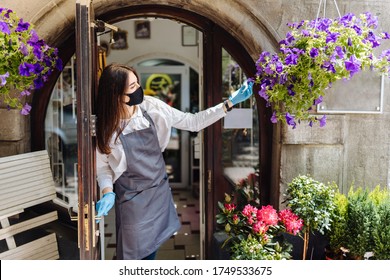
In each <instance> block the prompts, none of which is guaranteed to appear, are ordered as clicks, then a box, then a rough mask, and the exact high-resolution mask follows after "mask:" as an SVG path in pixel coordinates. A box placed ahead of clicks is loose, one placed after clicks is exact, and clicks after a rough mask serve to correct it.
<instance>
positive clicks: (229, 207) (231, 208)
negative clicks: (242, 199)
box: [224, 203, 236, 212]
mask: <svg viewBox="0 0 390 280" xmlns="http://www.w3.org/2000/svg"><path fill="white" fill-rule="evenodd" d="M224 206H225V209H226V211H228V212H232V211H234V209H236V205H235V204H234V203H225V205H224Z"/></svg>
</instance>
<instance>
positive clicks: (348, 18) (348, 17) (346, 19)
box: [340, 13, 355, 26]
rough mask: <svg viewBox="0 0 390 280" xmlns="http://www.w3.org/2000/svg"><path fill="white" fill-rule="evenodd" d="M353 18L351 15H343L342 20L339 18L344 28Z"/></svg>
mask: <svg viewBox="0 0 390 280" xmlns="http://www.w3.org/2000/svg"><path fill="white" fill-rule="evenodd" d="M354 17H355V15H354V14H352V13H348V14H345V15H344V16H343V17H342V18H340V23H341V24H343V25H344V26H349V24H350V23H351V21H352V20H353V18H354Z"/></svg>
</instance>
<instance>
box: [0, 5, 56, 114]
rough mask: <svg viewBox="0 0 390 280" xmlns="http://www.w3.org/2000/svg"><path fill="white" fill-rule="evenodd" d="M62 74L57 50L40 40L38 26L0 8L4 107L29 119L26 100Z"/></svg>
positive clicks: (0, 73)
mask: <svg viewBox="0 0 390 280" xmlns="http://www.w3.org/2000/svg"><path fill="white" fill-rule="evenodd" d="M55 68H57V69H59V70H62V62H61V60H60V58H59V57H58V51H57V49H56V48H52V47H50V46H48V45H47V44H46V43H45V42H44V40H42V39H40V38H39V37H38V34H37V33H36V31H35V30H34V26H33V25H32V24H30V23H28V22H26V21H24V20H23V19H22V18H19V17H18V16H17V15H16V13H15V12H13V11H12V10H10V9H6V8H0V104H1V105H5V106H6V107H7V108H9V109H10V108H15V109H19V110H20V112H21V114H23V115H28V114H29V112H30V110H31V106H30V105H29V104H28V103H27V101H26V97H27V96H29V95H30V94H31V92H32V91H33V90H35V89H39V88H41V87H42V86H43V84H44V83H45V82H46V81H47V80H48V77H49V76H50V74H51V73H52V71H53V70H54V69H55Z"/></svg>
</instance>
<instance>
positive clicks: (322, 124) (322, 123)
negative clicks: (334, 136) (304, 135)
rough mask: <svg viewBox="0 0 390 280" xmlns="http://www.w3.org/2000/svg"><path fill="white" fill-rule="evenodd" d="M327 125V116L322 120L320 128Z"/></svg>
mask: <svg viewBox="0 0 390 280" xmlns="http://www.w3.org/2000/svg"><path fill="white" fill-rule="evenodd" d="M325 125H326V115H324V116H323V117H322V118H321V119H320V127H324V126H325Z"/></svg>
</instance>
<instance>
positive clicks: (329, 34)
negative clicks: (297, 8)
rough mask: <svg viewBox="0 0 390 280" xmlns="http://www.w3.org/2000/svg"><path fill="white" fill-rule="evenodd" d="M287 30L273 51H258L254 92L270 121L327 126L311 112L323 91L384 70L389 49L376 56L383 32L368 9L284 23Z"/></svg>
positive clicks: (389, 58)
mask: <svg viewBox="0 0 390 280" xmlns="http://www.w3.org/2000/svg"><path fill="white" fill-rule="evenodd" d="M288 26H289V28H290V29H291V31H290V32H288V33H287V35H286V38H285V39H283V40H282V41H280V43H279V48H280V51H279V52H278V53H276V54H270V53H269V52H263V53H261V54H260V57H259V59H258V60H257V62H256V67H257V73H256V75H255V77H254V78H253V80H254V82H255V83H256V84H258V85H259V86H260V91H259V95H260V96H261V97H262V98H263V99H265V100H266V102H267V104H268V106H271V107H272V111H273V115H272V117H271V121H272V122H273V123H276V122H278V121H281V122H283V123H286V124H287V125H290V126H292V127H293V128H295V127H296V125H297V123H300V122H301V121H308V123H309V125H310V126H312V125H313V123H314V122H319V123H320V126H324V125H325V124H326V117H325V116H323V117H321V118H318V117H317V116H315V115H313V113H314V110H312V107H313V106H314V105H318V104H320V103H321V102H322V100H323V97H324V96H325V94H326V89H327V88H329V87H331V85H332V83H334V82H336V81H337V80H340V79H346V80H348V79H350V78H351V77H352V76H353V75H354V74H356V73H357V72H359V71H362V70H365V69H370V70H375V71H377V72H378V73H384V74H389V71H390V50H384V51H383V52H382V53H381V55H380V56H379V57H376V56H375V54H374V49H375V48H377V47H378V46H379V45H380V41H381V40H383V39H390V35H389V33H387V32H383V33H380V34H375V29H377V26H378V22H377V18H376V17H375V16H373V15H371V14H370V13H368V12H367V13H364V14H360V15H357V16H355V15H353V14H346V15H344V16H343V17H341V18H338V19H334V20H333V19H329V18H318V19H316V20H311V21H309V20H304V21H301V22H297V23H292V24H288Z"/></svg>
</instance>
